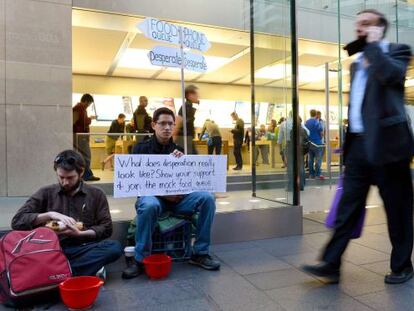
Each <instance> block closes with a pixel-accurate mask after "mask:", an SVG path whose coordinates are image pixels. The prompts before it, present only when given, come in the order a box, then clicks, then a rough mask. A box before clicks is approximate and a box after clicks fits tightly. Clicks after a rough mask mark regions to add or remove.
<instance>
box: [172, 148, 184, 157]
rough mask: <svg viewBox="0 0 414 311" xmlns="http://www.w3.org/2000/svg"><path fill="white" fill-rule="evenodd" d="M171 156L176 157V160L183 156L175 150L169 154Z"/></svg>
mask: <svg viewBox="0 0 414 311" xmlns="http://www.w3.org/2000/svg"><path fill="white" fill-rule="evenodd" d="M171 155H172V156H174V157H176V158H181V157H182V156H183V155H184V153H182V152H181V151H180V150H178V149H175V150H174V151H173V152H172V153H171Z"/></svg>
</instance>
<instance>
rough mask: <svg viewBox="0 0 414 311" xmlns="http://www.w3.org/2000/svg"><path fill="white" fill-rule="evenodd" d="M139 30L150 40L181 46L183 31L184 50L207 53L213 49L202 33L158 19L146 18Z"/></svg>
mask: <svg viewBox="0 0 414 311" xmlns="http://www.w3.org/2000/svg"><path fill="white" fill-rule="evenodd" d="M138 28H139V29H140V30H141V31H142V33H143V34H144V35H145V36H146V37H147V38H149V39H152V40H155V41H159V42H164V43H170V44H176V45H180V30H181V29H182V34H183V46H184V48H189V49H193V50H198V51H201V52H205V51H207V50H208V49H209V48H210V47H211V44H210V42H209V41H208V40H207V37H206V35H205V34H203V33H202V32H199V31H196V30H193V29H191V28H187V27H182V26H178V25H175V24H173V23H169V22H166V21H161V20H159V19H156V18H152V17H147V18H145V20H144V21H143V22H142V23H140V24H139V25H138Z"/></svg>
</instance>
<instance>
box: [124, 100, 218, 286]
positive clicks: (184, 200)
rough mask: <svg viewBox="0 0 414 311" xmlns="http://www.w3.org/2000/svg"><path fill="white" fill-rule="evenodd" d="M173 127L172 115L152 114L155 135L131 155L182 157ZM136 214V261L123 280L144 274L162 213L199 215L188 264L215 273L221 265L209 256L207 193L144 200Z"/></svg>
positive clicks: (211, 210) (211, 208) (211, 202)
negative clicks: (145, 262)
mask: <svg viewBox="0 0 414 311" xmlns="http://www.w3.org/2000/svg"><path fill="white" fill-rule="evenodd" d="M174 126H175V115H174V113H173V112H172V111H171V110H170V109H168V108H166V107H163V108H159V109H157V110H156V111H155V112H154V117H153V121H152V128H153V129H154V131H155V134H154V135H153V136H152V137H151V139H148V140H147V141H144V142H141V143H138V144H136V145H135V146H134V149H133V153H134V154H166V155H168V154H172V155H173V156H175V157H181V156H183V155H184V154H183V152H182V148H181V147H179V146H177V145H176V144H175V143H174V142H173V139H172V135H173V130H174ZM135 209H136V210H137V228H136V233H135V261H133V262H132V263H130V264H129V266H128V267H127V268H126V269H125V270H124V271H123V273H122V277H123V278H125V279H130V278H133V277H136V276H138V275H139V274H141V273H142V272H143V264H142V261H143V259H144V257H146V256H148V255H150V254H151V247H152V234H153V232H154V229H155V225H156V223H157V218H158V216H160V215H161V214H162V212H163V211H165V210H171V211H172V212H174V213H176V214H181V215H192V214H194V213H195V212H199V215H198V222H197V232H196V239H195V243H194V245H193V255H192V256H191V259H190V264H193V265H196V266H199V267H201V268H204V269H206V270H218V269H219V268H220V263H219V262H218V261H216V260H214V259H213V258H212V257H211V256H210V255H209V247H210V232H211V225H212V223H213V219H214V214H215V211H216V204H215V198H214V195H212V194H211V193H209V192H203V191H202V192H192V193H190V194H187V195H172V196H143V197H139V198H138V199H137V202H136V203H135Z"/></svg>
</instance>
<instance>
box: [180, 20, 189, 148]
mask: <svg viewBox="0 0 414 311" xmlns="http://www.w3.org/2000/svg"><path fill="white" fill-rule="evenodd" d="M179 31H180V53H181V96H182V99H183V105H182V106H181V107H182V112H183V136H184V137H183V138H184V153H185V154H188V148H187V107H186V104H185V85H184V66H185V64H184V48H183V41H184V40H183V39H184V38H183V27H182V26H180V27H179Z"/></svg>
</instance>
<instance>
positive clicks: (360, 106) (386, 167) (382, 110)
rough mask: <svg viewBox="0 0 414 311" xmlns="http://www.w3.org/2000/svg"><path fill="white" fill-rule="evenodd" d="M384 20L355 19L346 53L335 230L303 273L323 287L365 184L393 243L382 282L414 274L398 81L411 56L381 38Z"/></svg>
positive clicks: (406, 142) (408, 145) (409, 146)
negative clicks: (380, 205)
mask: <svg viewBox="0 0 414 311" xmlns="http://www.w3.org/2000/svg"><path fill="white" fill-rule="evenodd" d="M388 25H389V22H388V21H387V19H386V17H385V15H384V14H382V13H381V12H379V11H377V10H372V9H367V10H363V11H361V12H360V13H358V14H357V17H356V23H355V31H356V36H357V41H354V42H352V43H351V44H348V45H347V46H346V47H345V48H346V49H347V51H348V53H349V54H350V55H351V54H353V53H355V52H359V54H358V55H357V58H356V59H355V60H354V62H353V63H352V65H351V69H350V72H351V77H352V79H351V87H350V91H351V92H350V96H349V98H350V102H349V110H348V116H349V118H348V122H349V126H348V132H347V134H346V139H345V145H344V163H345V171H344V178H343V188H342V191H343V192H342V196H341V200H340V202H339V205H338V211H337V217H336V222H335V228H334V232H333V234H332V236H331V238H330V240H329V242H328V244H327V245H326V246H325V248H324V249H323V251H322V256H321V262H320V263H319V264H317V265H305V266H303V267H302V268H303V269H304V270H305V271H307V272H309V273H311V274H313V275H316V276H318V277H322V278H324V279H325V280H326V281H327V282H330V283H337V282H339V280H340V267H341V259H342V255H343V253H344V252H345V250H346V248H347V246H348V243H349V241H350V238H351V235H352V231H353V230H354V228H355V227H356V226H357V223H358V222H359V219H360V217H361V216H362V213H363V212H364V209H365V203H366V199H367V195H368V192H369V189H370V186H371V185H373V184H375V185H377V186H378V188H379V192H380V195H381V198H382V200H383V202H384V207H385V212H386V215H387V224H388V233H389V237H390V240H391V245H392V251H391V264H390V267H391V271H390V272H389V273H388V274H386V276H385V278H384V282H385V283H388V284H397V283H404V282H406V281H408V280H409V279H411V278H412V277H413V266H412V262H411V256H412V249H413V183H412V176H411V169H410V162H411V160H412V157H413V155H414V139H413V134H412V132H411V131H410V127H409V124H408V121H407V115H406V112H405V108H404V83H405V77H406V73H407V67H408V65H409V63H410V60H411V57H412V53H411V49H410V47H409V46H408V45H406V44H397V43H390V42H388V41H387V40H385V34H386V31H387V28H388Z"/></svg>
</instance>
